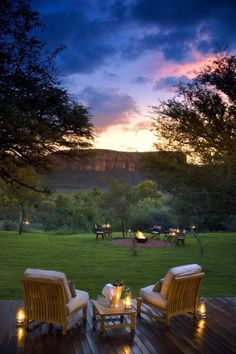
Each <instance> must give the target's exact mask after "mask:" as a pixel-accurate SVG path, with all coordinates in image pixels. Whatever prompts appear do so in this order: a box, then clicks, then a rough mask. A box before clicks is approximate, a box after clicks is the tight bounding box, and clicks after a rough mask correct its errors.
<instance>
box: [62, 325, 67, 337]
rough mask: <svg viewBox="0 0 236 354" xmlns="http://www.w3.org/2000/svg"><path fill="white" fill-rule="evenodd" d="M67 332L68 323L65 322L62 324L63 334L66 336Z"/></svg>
mask: <svg viewBox="0 0 236 354" xmlns="http://www.w3.org/2000/svg"><path fill="white" fill-rule="evenodd" d="M66 333H67V324H66V322H65V323H63V325H62V334H63V336H65V335H66Z"/></svg>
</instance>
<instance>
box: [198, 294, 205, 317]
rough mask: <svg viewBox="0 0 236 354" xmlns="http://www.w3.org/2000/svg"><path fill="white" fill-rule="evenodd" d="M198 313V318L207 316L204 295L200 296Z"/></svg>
mask: <svg viewBox="0 0 236 354" xmlns="http://www.w3.org/2000/svg"><path fill="white" fill-rule="evenodd" d="M198 314H199V317H200V318H203V319H205V318H207V308H206V300H205V299H204V297H201V298H200V301H199V305H198Z"/></svg>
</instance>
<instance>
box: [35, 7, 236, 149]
mask: <svg viewBox="0 0 236 354" xmlns="http://www.w3.org/2000/svg"><path fill="white" fill-rule="evenodd" d="M32 9H33V10H36V11H38V12H39V13H40V14H41V15H42V19H43V22H44V23H45V29H44V32H43V33H42V34H41V36H42V39H43V40H45V41H46V42H47V43H48V45H49V46H50V47H51V48H55V47H58V46H60V45H64V46H65V49H64V51H63V52H62V53H60V55H59V56H58V57H57V60H56V65H57V69H58V72H59V75H60V79H61V82H62V85H63V86H64V87H65V88H66V89H67V90H68V91H69V93H70V94H71V95H72V96H73V97H74V98H75V99H76V100H77V101H78V102H80V103H82V104H84V105H85V106H86V107H88V108H89V109H90V112H91V114H92V123H93V124H94V129H95V134H96V139H95V143H94V147H96V148H101V149H112V150H118V151H150V150H154V149H155V147H154V145H155V143H158V136H155V135H154V134H153V132H152V131H151V124H152V119H151V117H152V108H151V107H152V106H155V105H158V104H159V103H160V101H161V100H166V99H168V98H171V97H173V96H174V95H175V94H176V92H175V87H174V85H175V84H176V83H178V82H180V81H182V82H188V81H189V80H190V79H191V78H193V77H194V76H195V75H196V72H197V71H198V70H199V69H200V68H202V67H203V66H204V65H205V64H208V63H209V62H210V61H211V60H212V59H213V57H214V53H215V52H216V51H219V50H221V51H222V50H225V49H226V48H227V49H228V50H230V52H231V53H235V52H236V36H235V34H236V0H224V1H223V0H207V1H206V0H190V1H186V0H164V1H163V0H32Z"/></svg>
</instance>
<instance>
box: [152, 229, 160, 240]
mask: <svg viewBox="0 0 236 354" xmlns="http://www.w3.org/2000/svg"><path fill="white" fill-rule="evenodd" d="M160 237H161V226H160V225H153V226H152V227H151V229H150V238H152V239H153V238H156V239H158V240H160Z"/></svg>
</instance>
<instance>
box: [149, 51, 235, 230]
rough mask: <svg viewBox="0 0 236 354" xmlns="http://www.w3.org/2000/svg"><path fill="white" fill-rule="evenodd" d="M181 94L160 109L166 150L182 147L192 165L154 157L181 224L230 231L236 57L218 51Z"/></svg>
mask: <svg viewBox="0 0 236 354" xmlns="http://www.w3.org/2000/svg"><path fill="white" fill-rule="evenodd" d="M177 92H178V96H177V97H175V98H173V99H170V100H167V101H164V102H162V103H161V104H160V106H158V107H154V117H155V118H154V129H155V131H156V133H157V134H158V136H159V138H161V139H163V140H162V141H163V146H162V148H163V149H168V150H175V151H182V152H185V153H186V154H187V156H188V157H189V158H190V159H189V161H190V162H191V164H188V163H184V162H183V163H180V162H177V161H174V160H172V161H170V160H168V159H161V160H158V161H157V160H156V161H154V160H153V159H150V160H149V161H148V164H149V167H150V168H151V169H152V170H153V172H154V173H155V174H156V178H158V183H159V184H160V185H161V186H162V188H164V189H165V190H167V191H169V192H171V193H172V195H173V199H172V200H173V208H174V210H175V211H176V214H177V215H179V220H180V223H182V224H185V225H186V223H189V224H191V223H192V222H195V223H198V224H199V225H200V227H202V228H207V229H211V230H216V229H227V227H228V225H227V223H228V222H229V221H228V220H232V219H234V218H235V217H236V192H235V190H236V56H234V55H230V54H229V53H226V54H220V55H216V57H215V60H214V61H213V62H212V63H211V64H209V65H208V66H206V67H204V68H203V69H202V70H201V71H200V72H199V74H198V75H197V76H196V78H194V79H193V80H192V81H190V82H189V83H187V84H183V83H180V84H179V85H177Z"/></svg>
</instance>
